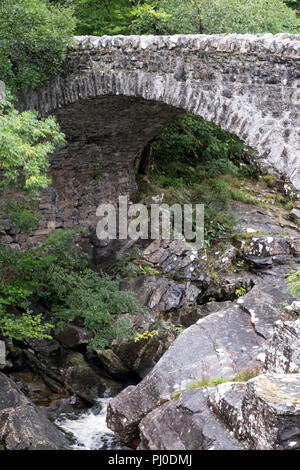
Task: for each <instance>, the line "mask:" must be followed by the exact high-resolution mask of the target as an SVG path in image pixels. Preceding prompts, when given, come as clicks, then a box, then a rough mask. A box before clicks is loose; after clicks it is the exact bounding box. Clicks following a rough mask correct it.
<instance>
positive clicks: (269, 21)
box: [133, 0, 299, 34]
mask: <svg viewBox="0 0 300 470" xmlns="http://www.w3.org/2000/svg"><path fill="white" fill-rule="evenodd" d="M297 1H298V0H295V3H296V2H297ZM148 3H149V4H150V7H151V8H152V9H151V8H150V7H149V9H148V10H147V9H145V10H144V13H143V15H139V16H138V17H137V18H136V19H135V21H134V23H133V29H134V30H137V31H139V33H140V34H141V33H144V34H155V33H156V34H166V31H167V33H168V34H178V33H180V34H196V33H201V34H202V33H205V34H216V33H241V34H244V33H267V32H270V33H273V34H276V33H279V32H290V33H297V32H299V21H298V20H297V18H296V15H295V13H294V12H293V11H292V10H291V9H290V8H288V7H287V6H286V5H285V3H284V2H283V1H282V0H211V1H209V2H207V1H205V0H187V1H184V2H183V1H182V0H160V1H157V2H151V1H149V2H148ZM153 9H154V11H156V12H157V13H160V15H163V17H165V18H166V21H161V18H160V16H159V15H158V16H157V17H156V16H155V14H154V13H153V11H152V10H153ZM147 13H148V17H149V18H148V21H147V18H146V14H147ZM168 15H169V16H168ZM155 21H156V24H155ZM148 28H149V29H148Z"/></svg>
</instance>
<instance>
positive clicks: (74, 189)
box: [20, 34, 300, 242]
mask: <svg viewBox="0 0 300 470" xmlns="http://www.w3.org/2000/svg"><path fill="white" fill-rule="evenodd" d="M75 42H76V47H74V48H73V49H72V50H70V52H69V54H68V58H67V60H66V63H65V66H64V71H63V73H62V74H61V75H60V76H58V77H56V78H55V79H54V80H52V81H50V82H49V83H47V84H46V85H45V86H44V87H43V88H42V89H40V90H38V91H33V92H30V93H28V94H27V96H25V97H24V99H23V101H22V104H20V108H22V109H24V108H29V109H36V110H38V111H39V112H40V114H41V115H48V114H51V113H54V114H56V116H57V118H58V120H59V122H60V123H61V126H62V129H63V131H64V132H65V133H66V135H67V138H68V142H69V145H68V147H66V148H65V149H62V150H60V151H58V152H57V153H56V154H55V155H53V157H52V160H51V172H50V173H51V176H52V178H53V187H52V188H51V189H50V190H49V191H48V192H47V193H45V200H44V201H43V205H42V208H43V210H44V213H45V214H46V217H45V219H44V222H43V224H42V225H41V227H40V230H41V231H42V232H45V231H46V232H47V231H48V230H52V229H53V228H55V227H64V228H68V227H73V226H76V225H86V224H87V223H91V222H92V221H93V220H94V219H95V212H96V207H97V205H98V204H99V203H100V202H102V201H108V200H114V199H115V197H116V196H117V195H118V194H119V193H122V194H127V193H131V192H133V191H134V189H135V178H134V161H135V159H136V157H137V156H138V155H140V153H141V151H142V149H143V148H144V146H145V145H146V144H147V142H148V141H149V140H150V139H151V138H153V137H154V136H155V135H157V134H158V133H159V132H160V131H161V130H162V129H163V128H164V127H165V126H166V125H167V124H168V123H169V122H170V121H172V120H173V119H174V118H175V117H176V116H178V115H179V114H180V113H181V112H184V111H190V112H192V113H194V114H196V115H200V116H202V117H203V118H205V119H207V120H209V121H212V122H214V123H216V124H217V125H219V126H221V127H222V128H224V129H226V130H228V131H230V132H232V133H235V134H236V135H237V136H239V137H240V138H241V139H243V140H244V141H245V142H246V143H247V144H248V145H249V146H251V147H253V148H255V149H257V151H258V155H259V158H260V159H261V161H262V162H264V164H267V165H269V166H270V167H272V168H274V169H275V170H276V171H277V172H278V173H280V174H283V175H285V176H286V178H287V179H288V180H289V181H290V182H291V183H292V184H293V185H294V187H295V188H296V189H298V190H300V139H299V136H300V68H299V64H300V35H288V34H278V35H276V36H273V35H271V34H268V35H214V36H205V35H195V36H193V35H190V36H182V35H176V36H127V37H125V36H114V37H108V36H103V37H101V38H99V37H88V36H84V37H76V38H75ZM49 193H51V197H50V196H49ZM49 197H50V199H49ZM39 236H43V233H39ZM34 242H35V240H34Z"/></svg>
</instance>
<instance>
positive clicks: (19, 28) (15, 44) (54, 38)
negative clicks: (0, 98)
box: [0, 0, 75, 93]
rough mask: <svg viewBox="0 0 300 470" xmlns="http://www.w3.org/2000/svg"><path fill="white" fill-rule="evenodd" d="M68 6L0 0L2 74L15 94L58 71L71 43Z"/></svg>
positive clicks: (37, 0)
mask: <svg viewBox="0 0 300 470" xmlns="http://www.w3.org/2000/svg"><path fill="white" fill-rule="evenodd" d="M74 28H75V19H74V18H73V16H72V10H71V9H69V8H63V7H57V6H54V5H51V4H50V3H49V2H48V1H47V0H18V1H17V2H16V1H15V0H0V37H1V42H0V77H1V80H3V81H4V82H5V83H6V85H7V86H8V87H10V88H11V89H12V90H13V92H14V93H15V92H16V91H18V90H27V89H28V88H35V87H37V86H38V85H39V84H40V83H41V82H43V81H44V80H46V79H47V78H49V77H51V76H52V75H55V74H57V73H58V72H59V71H60V67H61V63H62V61H63V60H64V58H65V55H66V50H67V47H68V45H69V44H71V43H72V36H73V32H74Z"/></svg>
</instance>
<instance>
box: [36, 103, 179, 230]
mask: <svg viewBox="0 0 300 470" xmlns="http://www.w3.org/2000/svg"><path fill="white" fill-rule="evenodd" d="M182 113H183V110H180V109H177V108H174V107H172V106H169V105H166V104H164V103H158V102H155V101H152V100H144V99H142V98H133V97H128V96H113V95H105V96H100V97H96V98H93V99H85V100H79V101H77V102H76V103H73V104H71V105H68V106H67V107H65V108H63V109H60V110H58V111H57V112H56V113H55V114H56V117H57V119H58V121H59V122H60V124H61V128H62V130H63V132H64V133H65V134H66V136H67V141H68V145H67V146H66V147H64V148H62V149H60V150H58V151H57V152H56V153H55V154H54V155H52V157H51V167H50V176H51V178H52V186H51V188H49V189H48V190H47V191H46V192H45V194H44V195H43V202H44V203H42V204H41V207H42V208H43V207H45V208H46V211H49V210H50V213H49V214H48V217H47V218H48V219H49V217H50V219H51V220H50V222H52V224H51V223H50V226H51V225H52V226H54V223H55V226H56V228H58V227H62V228H71V227H72V228H73V227H76V226H87V225H91V224H92V225H93V224H94V223H95V220H97V219H96V209H97V207H98V205H99V204H100V203H103V202H115V201H116V200H117V198H118V196H119V195H129V196H130V195H133V194H134V192H135V191H136V190H137V186H136V169H135V168H136V164H137V162H138V161H139V159H140V157H141V154H142V152H143V150H144V148H145V146H146V145H147V143H148V142H149V141H150V140H151V139H152V138H153V137H155V136H157V135H159V134H160V132H161V131H162V130H163V129H164V128H165V127H166V126H167V125H168V124H169V123H170V122H172V121H173V120H174V119H176V117H177V116H179V115H180V114H182ZM49 193H50V197H49ZM49 199H50V200H52V204H50V206H49V204H47V201H48V202H49ZM45 215H47V214H45ZM48 222H49V220H48Z"/></svg>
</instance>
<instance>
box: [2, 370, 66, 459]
mask: <svg viewBox="0 0 300 470" xmlns="http://www.w3.org/2000/svg"><path fill="white" fill-rule="evenodd" d="M0 442H1V443H3V445H4V448H5V449H7V450H59V449H64V448H67V447H68V446H69V442H68V440H67V439H66V437H65V435H64V434H63V433H62V432H61V431H59V430H58V429H57V428H56V426H55V425H54V424H52V423H51V422H50V421H49V420H48V419H47V417H46V415H45V413H44V412H43V411H42V410H41V409H39V408H38V407H36V406H35V405H33V403H32V402H30V400H28V398H27V397H26V396H25V395H24V394H23V393H22V392H20V390H19V389H18V387H17V386H16V384H15V383H14V382H13V381H12V380H11V379H9V378H8V377H7V376H5V375H4V374H2V373H0Z"/></svg>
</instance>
